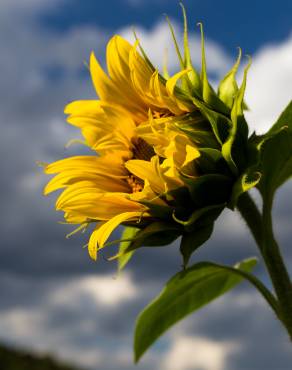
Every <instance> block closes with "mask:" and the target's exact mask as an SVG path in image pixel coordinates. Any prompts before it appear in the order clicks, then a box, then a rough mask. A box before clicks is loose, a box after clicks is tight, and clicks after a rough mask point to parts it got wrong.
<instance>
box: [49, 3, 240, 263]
mask: <svg viewBox="0 0 292 370" xmlns="http://www.w3.org/2000/svg"><path fill="white" fill-rule="evenodd" d="M183 10H184V9H183ZM184 22H185V27H184V57H182V56H181V54H180V51H179V49H178V46H177V41H176V39H175V36H174V32H173V29H172V26H171V24H170V23H169V25H170V30H171V32H172V35H173V38H174V43H175V46H176V49H177V53H178V58H179V60H180V62H181V70H180V71H179V72H178V73H176V74H174V75H173V76H172V77H169V75H168V73H165V74H164V76H162V75H161V74H160V73H159V71H158V70H157V69H156V68H154V66H153V65H152V63H151V62H150V60H149V59H148V57H147V56H146V54H145V52H144V50H143V49H142V47H141V45H140V43H139V41H138V40H137V41H136V42H135V44H134V45H131V44H130V43H129V42H128V41H126V40H125V39H123V38H122V37H121V36H118V35H116V36H114V37H112V39H111V40H110V41H109V42H108V44H107V50H106V64H107V72H106V71H104V69H103V68H102V67H101V65H100V63H99V61H98V60H97V58H96V57H95V55H94V53H91V56H90V63H89V70H90V74H91V79H92V82H93V85H94V88H95V91H96V94H97V96H98V99H94V100H80V101H74V102H72V103H70V104H68V105H67V106H66V108H65V113H66V114H67V115H68V119H67V120H68V122H69V123H70V124H72V125H73V126H75V127H77V128H79V129H80V130H81V133H82V135H83V137H84V142H85V144H86V145H87V146H88V147H89V148H90V149H91V150H92V152H93V155H90V156H75V157H69V158H65V159H61V160H58V161H56V162H54V163H51V164H48V165H46V166H45V172H46V173H47V174H53V175H55V176H54V177H53V178H52V179H51V180H50V181H49V183H48V184H47V186H46V187H45V190H44V193H45V194H49V193H51V192H53V191H56V190H60V189H62V193H61V194H60V196H59V197H58V199H57V201H56V209H57V210H61V211H63V212H64V217H65V220H66V221H67V222H68V223H70V224H78V225H80V226H79V227H78V228H77V230H80V229H82V228H86V227H87V226H88V225H89V224H91V223H95V225H96V226H95V229H94V231H93V232H92V234H91V236H90V239H89V243H88V250H89V254H90V256H91V258H93V259H94V260H96V258H97V251H98V250H99V249H101V248H103V247H104V246H105V245H106V242H107V239H108V238H109V236H110V235H111V233H112V231H113V230H114V229H115V228H116V227H117V226H119V225H120V224H126V225H131V226H134V227H136V228H140V229H143V228H144V227H145V225H146V226H147V225H149V224H151V223H153V222H157V221H160V220H161V219H162V220H163V221H167V222H168V223H173V222H175V223H176V225H179V227H180V228H181V227H182V225H183V227H185V228H186V230H187V231H189V229H190V226H189V225H190V224H192V223H193V222H194V221H193V220H197V218H198V216H197V214H196V212H197V209H196V208H200V207H203V206H205V205H207V206H210V202H209V201H207V202H205V203H206V204H205V203H204V202H203V203H202V202H201V200H199V201H197V198H198V197H197V196H196V194H195V192H197V193H198V194H200V191H201V190H198V189H200V186H201V184H205V182H204V181H205V178H206V176H205V177H204V175H206V174H207V175H208V176H209V177H208V176H207V180H208V181H209V179H211V180H212V181H213V180H214V179H213V177H212V176H213V175H212V174H213V173H214V171H215V172H216V171H218V168H219V171H221V172H222V171H223V173H224V175H222V176H221V175H220V176H221V177H220V176H219V180H220V184H222V183H223V184H224V187H225V188H228V189H229V190H230V186H229V183H230V176H233V177H234V173H236V174H237V172H238V170H237V167H236V166H237V164H236V163H235V162H234V159H233V155H232V153H231V150H232V144H233V142H234V140H235V139H234V138H235V135H236V132H237V131H236V130H237V121H236V120H237V116H240V115H241V110H240V109H237V110H238V111H237V113H236V114H234V112H233V110H234V106H236V107H237V108H238V107H239V106H240V104H237V103H238V101H236V97H235V96H236V94H237V92H238V91H239V92H240V90H238V88H237V85H236V82H235V80H234V75H235V73H236V71H237V68H238V64H239V60H240V57H239V60H238V61H237V63H236V64H235V66H234V67H233V69H232V70H231V71H230V72H229V74H227V75H226V76H225V78H224V79H223V80H222V82H221V83H220V85H219V93H218V95H217V94H216V93H215V92H214V90H213V89H212V87H211V86H210V84H209V82H208V79H207V75H206V62H205V54H204V37H203V30H202V27H201V33H202V72H201V75H199V74H198V73H197V72H196V70H195V69H194V67H193V66H192V62H191V58H190V52H189V47H188V37H187V23H186V17H185V12H184ZM245 78H246V76H245ZM245 78H244V83H245ZM241 100H242V97H241ZM241 105H242V104H241ZM233 121H236V122H233ZM234 127H235V129H234ZM242 127H243V129H242V128H240V129H239V131H240V130H241V131H242V132H244V127H245V126H244V124H242ZM232 130H233V131H232ZM242 132H241V133H240V137H241V138H242V137H244V135H245V134H242ZM231 134H233V137H231ZM222 161H223V162H224V163H223V164H222ZM210 163H211V165H210ZM218 163H219V165H218ZM202 164H203V165H202ZM222 169H223V170H222ZM208 171H209V172H208ZM232 172H233V173H232ZM210 173H211V177H210ZM198 179H199V180H198ZM201 179H203V180H201ZM226 179H227V180H226ZM197 180H198V181H197ZM217 180H218V176H217V177H216V181H217ZM233 180H234V178H233ZM233 180H232V181H233ZM220 184H219V186H220ZM226 184H228V186H226ZM203 186H205V185H203ZM208 186H209V185H207V186H206V188H208ZM194 189H195V190H194ZM229 190H228V191H229ZM219 193H220V192H219ZM182 194H183V196H182ZM226 197H227V196H226V192H225V191H224V197H223V201H224V202H225V201H226V199H225V198H226ZM203 198H205V197H203ZM211 198H212V202H213V199H214V196H212V197H211ZM215 198H216V197H215ZM218 199H219V200H218V201H217V200H216V202H215V203H216V204H215V207H217V204H218V203H220V202H221V203H222V196H220V197H219V198H218ZM221 203H220V204H221ZM212 207H213V205H212ZM204 209H205V208H204ZM220 209H221V208H220ZM199 211H200V210H199ZM207 211H208V207H207ZM200 212H201V211H200ZM204 212H205V211H204ZM204 212H201V213H200V214H204ZM194 213H195V214H194ZM177 215H179V216H180V218H178V217H177ZM213 221H214V220H213V219H212V222H213ZM175 227H178V226H175ZM200 227H201V224H200ZM192 229H193V228H192ZM183 232H184V231H182V233H183Z"/></svg>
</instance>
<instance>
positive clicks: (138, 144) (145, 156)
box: [132, 137, 155, 161]
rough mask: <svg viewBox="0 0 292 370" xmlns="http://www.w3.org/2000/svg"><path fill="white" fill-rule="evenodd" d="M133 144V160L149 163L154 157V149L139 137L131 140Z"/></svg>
mask: <svg viewBox="0 0 292 370" xmlns="http://www.w3.org/2000/svg"><path fill="white" fill-rule="evenodd" d="M132 143H133V149H132V152H133V159H142V160H144V161H150V159H151V158H152V157H153V156H154V155H155V152H154V149H153V148H152V146H150V145H149V144H148V143H146V141H145V140H143V139H141V138H140V137H138V138H135V139H133V140H132Z"/></svg>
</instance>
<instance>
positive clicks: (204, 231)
mask: <svg viewBox="0 0 292 370" xmlns="http://www.w3.org/2000/svg"><path fill="white" fill-rule="evenodd" d="M213 228H214V224H213V223H210V224H208V225H205V226H202V227H200V228H197V229H195V230H194V231H193V232H191V233H184V234H183V235H182V239H181V244H180V252H181V254H182V256H183V264H184V267H186V266H187V264H188V262H189V259H190V257H191V255H192V254H193V253H194V252H195V251H196V250H197V249H198V248H199V247H200V246H201V245H202V244H204V243H205V242H206V241H207V240H208V239H209V238H210V237H211V235H212V232H213Z"/></svg>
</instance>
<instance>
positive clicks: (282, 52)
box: [246, 36, 292, 133]
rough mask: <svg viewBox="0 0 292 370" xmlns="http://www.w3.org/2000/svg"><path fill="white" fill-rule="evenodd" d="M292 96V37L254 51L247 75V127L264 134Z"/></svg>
mask: <svg viewBox="0 0 292 370" xmlns="http://www.w3.org/2000/svg"><path fill="white" fill-rule="evenodd" d="M291 98H292V36H290V37H289V38H288V39H287V40H285V41H284V42H282V43H279V44H273V45H267V46H265V47H264V48H262V49H260V51H259V52H258V53H256V54H255V56H254V57H253V61H252V66H251V68H250V72H249V74H248V82H247V90H246V101H247V104H248V105H249V108H250V112H247V113H246V117H247V119H248V121H249V124H250V127H251V128H252V129H253V130H256V132H257V133H264V132H265V131H267V130H268V129H269V127H270V126H271V125H272V124H273V122H274V121H275V120H276V119H277V117H278V116H279V115H280V113H281V112H282V110H283V109H284V107H285V106H286V105H287V104H288V103H289V101H290V100H291Z"/></svg>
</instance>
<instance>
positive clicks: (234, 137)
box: [222, 61, 250, 175]
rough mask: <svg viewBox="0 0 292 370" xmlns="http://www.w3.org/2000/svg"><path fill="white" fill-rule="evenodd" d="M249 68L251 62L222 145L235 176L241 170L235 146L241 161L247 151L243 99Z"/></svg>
mask: <svg viewBox="0 0 292 370" xmlns="http://www.w3.org/2000/svg"><path fill="white" fill-rule="evenodd" d="M249 67H250V61H249V63H248V65H247V66H246V68H245V69H244V76H243V81H242V84H241V86H240V89H239V90H238V92H237V94H236V96H235V99H234V104H233V107H232V110H231V122H232V125H231V127H230V130H229V135H228V138H227V140H226V141H225V142H224V143H223V145H222V154H223V157H224V158H225V160H226V161H227V163H228V165H229V167H230V169H231V171H232V172H233V173H234V174H235V175H238V172H239V169H238V166H237V164H236V160H234V158H233V146H234V148H235V150H236V152H237V155H236V158H237V159H238V160H241V161H242V159H243V158H245V157H246V150H247V138H248V126H247V123H246V121H245V119H244V117H243V98H244V92H245V87H246V78H247V72H248V69H249ZM240 165H241V166H244V163H241V164H240Z"/></svg>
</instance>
